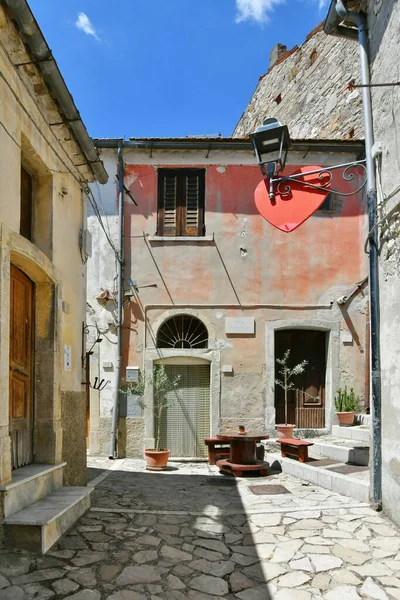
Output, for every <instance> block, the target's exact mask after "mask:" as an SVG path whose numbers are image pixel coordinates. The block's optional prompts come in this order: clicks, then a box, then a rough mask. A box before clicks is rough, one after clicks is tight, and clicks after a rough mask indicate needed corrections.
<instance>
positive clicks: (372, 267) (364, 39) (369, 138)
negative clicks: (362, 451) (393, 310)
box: [336, 0, 382, 510]
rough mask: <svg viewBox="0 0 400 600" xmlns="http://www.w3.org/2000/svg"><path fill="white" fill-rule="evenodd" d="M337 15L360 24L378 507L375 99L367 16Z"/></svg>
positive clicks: (341, 10) (378, 502)
mask: <svg viewBox="0 0 400 600" xmlns="http://www.w3.org/2000/svg"><path fill="white" fill-rule="evenodd" d="M336 12H337V14H338V16H339V17H340V18H341V19H343V20H346V21H350V22H352V23H354V24H355V25H356V27H357V28H358V44H359V50H360V63H361V83H362V85H363V87H362V88H361V89H362V100H363V117H364V133H365V151H366V166H367V201H368V227H369V235H368V237H369V289H370V323H371V324H370V337H371V358H370V365H371V400H372V406H371V409H372V468H371V475H372V490H371V502H372V505H373V506H374V508H375V509H377V510H380V509H381V508H382V415H381V412H382V411H381V357H380V345H379V312H380V311H379V271H378V266H379V263H378V258H379V256H378V242H379V240H378V230H377V226H376V224H377V214H376V213H377V189H376V177H375V162H374V158H373V156H372V146H373V144H374V133H373V126H372V103H371V91H370V87H369V85H370V72H369V61H368V33H367V20H366V17H365V15H364V14H362V13H356V12H353V11H348V10H347V8H346V7H345V6H344V4H343V1H342V0H337V1H336Z"/></svg>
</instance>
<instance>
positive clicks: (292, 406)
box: [275, 329, 326, 429]
mask: <svg viewBox="0 0 400 600" xmlns="http://www.w3.org/2000/svg"><path fill="white" fill-rule="evenodd" d="M325 346H326V334H325V332H323V331H309V330H304V329H285V330H283V331H277V332H276V334H275V358H282V357H283V355H284V353H285V351H286V350H287V349H290V359H289V367H294V366H295V365H296V364H298V363H300V362H301V361H302V360H307V362H308V364H307V365H306V368H305V371H304V373H302V374H300V375H297V376H296V377H294V378H293V382H294V385H295V388H297V389H296V390H293V391H290V392H289V393H288V423H294V424H295V425H296V427H298V428H300V429H320V428H323V427H325V373H326V349H325ZM278 368H279V365H278V364H275V370H276V372H277V370H278ZM277 377H278V375H277ZM275 410H276V416H275V418H276V423H284V414H285V412H284V410H285V403H284V391H283V389H282V388H280V387H279V386H275Z"/></svg>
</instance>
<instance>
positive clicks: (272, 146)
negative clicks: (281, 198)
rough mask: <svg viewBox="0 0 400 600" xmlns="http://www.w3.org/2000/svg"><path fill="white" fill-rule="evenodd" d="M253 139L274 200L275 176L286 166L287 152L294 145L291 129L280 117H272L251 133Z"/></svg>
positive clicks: (258, 159)
mask: <svg viewBox="0 0 400 600" xmlns="http://www.w3.org/2000/svg"><path fill="white" fill-rule="evenodd" d="M251 141H252V142H253V146H254V151H255V153H256V157H257V162H258V165H259V167H260V169H261V172H262V174H263V175H264V177H266V178H268V179H269V197H270V199H271V200H274V198H275V194H274V189H273V181H274V177H276V176H277V175H278V174H279V173H280V172H281V171H283V169H284V168H285V164H286V157H287V153H288V150H289V148H290V147H291V145H292V142H291V140H290V135H289V129H288V128H287V125H281V123H280V122H279V121H278V119H274V118H273V117H270V118H268V119H265V121H264V122H263V124H262V125H261V126H260V127H258V129H257V130H256V132H255V133H253V134H252V135H251Z"/></svg>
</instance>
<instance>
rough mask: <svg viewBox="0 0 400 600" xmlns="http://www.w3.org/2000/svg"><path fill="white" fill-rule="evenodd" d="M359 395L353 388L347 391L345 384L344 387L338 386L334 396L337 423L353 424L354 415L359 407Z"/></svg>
mask: <svg viewBox="0 0 400 600" xmlns="http://www.w3.org/2000/svg"><path fill="white" fill-rule="evenodd" d="M359 406H360V397H359V396H356V395H355V393H354V389H353V388H350V391H347V385H345V386H344V388H343V389H342V388H338V389H337V391H336V396H335V408H336V414H337V417H338V420H339V425H353V423H354V415H355V413H356V412H357V410H358V409H359Z"/></svg>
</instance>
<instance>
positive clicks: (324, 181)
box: [269, 159, 367, 200]
mask: <svg viewBox="0 0 400 600" xmlns="http://www.w3.org/2000/svg"><path fill="white" fill-rule="evenodd" d="M355 167H361V169H362V170H363V175H364V177H363V178H362V183H361V185H360V186H359V187H358V188H357V189H355V190H352V191H351V192H343V191H340V190H335V189H332V188H331V187H329V186H330V184H331V183H332V179H333V171H337V170H338V169H343V172H342V179H343V180H344V181H353V179H354V178H355V174H354V173H353V172H351V170H352V169H354V168H355ZM309 175H318V179H319V180H320V182H321V183H311V182H309V181H304V177H307V176H309ZM291 182H294V183H297V184H300V185H304V186H305V187H311V188H313V189H316V190H326V191H329V192H333V193H334V194H337V195H338V196H353V194H357V193H358V192H360V191H361V190H362V189H363V187H364V186H365V184H366V183H367V168H366V161H365V159H364V160H357V161H354V162H350V163H343V164H340V165H334V166H333V167H323V168H322V169H315V170H313V171H306V172H304V173H296V174H295V175H286V176H285V177H275V178H271V179H270V180H269V188H270V194H269V195H270V198H271V200H273V199H274V197H275V195H276V193H278V194H279V195H280V196H287V195H289V194H290V193H291V191H292V188H291V185H290V184H291ZM275 185H276V187H275V190H274V186H275Z"/></svg>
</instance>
